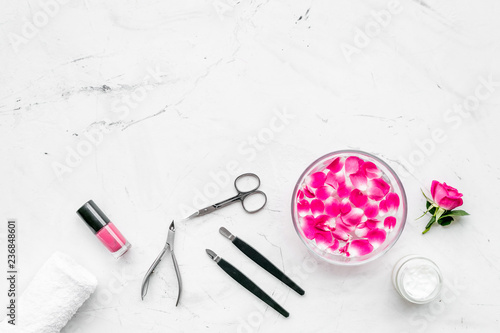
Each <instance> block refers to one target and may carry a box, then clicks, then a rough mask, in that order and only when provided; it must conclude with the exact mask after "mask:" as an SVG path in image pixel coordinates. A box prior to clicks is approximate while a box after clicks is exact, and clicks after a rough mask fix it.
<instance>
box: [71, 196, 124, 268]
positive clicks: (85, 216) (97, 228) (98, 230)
mask: <svg viewBox="0 0 500 333" xmlns="http://www.w3.org/2000/svg"><path fill="white" fill-rule="evenodd" d="M76 213H77V214H78V215H80V217H81V218H82V220H83V221H85V223H86V224H87V226H88V227H89V228H90V230H92V232H93V233H94V234H95V235H96V236H97V238H98V239H99V240H100V241H101V243H102V244H104V246H106V248H107V249H108V250H109V251H110V252H111V253H112V254H113V256H114V257H115V258H116V259H118V258H120V257H121V256H122V255H124V254H125V252H127V251H128V249H130V247H131V245H130V243H129V242H128V241H127V240H126V239H125V237H123V235H122V234H121V232H120V231H119V230H118V229H117V228H116V226H115V225H114V224H113V223H112V222H111V221H110V220H109V219H108V217H107V216H106V215H105V214H104V213H103V212H102V210H100V209H99V207H97V205H96V204H95V203H94V201H92V200H89V201H88V202H86V203H85V204H84V205H83V206H82V207H80V209H78V210H77V212H76Z"/></svg>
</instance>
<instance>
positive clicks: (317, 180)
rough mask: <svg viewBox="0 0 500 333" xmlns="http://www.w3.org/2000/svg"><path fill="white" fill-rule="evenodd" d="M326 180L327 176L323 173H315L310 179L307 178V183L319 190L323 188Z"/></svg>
mask: <svg viewBox="0 0 500 333" xmlns="http://www.w3.org/2000/svg"><path fill="white" fill-rule="evenodd" d="M325 180H326V175H325V174H324V173H323V172H315V173H313V174H312V175H310V176H309V177H307V180H306V183H307V185H308V186H310V187H312V188H318V187H321V186H323V184H324V183H325Z"/></svg>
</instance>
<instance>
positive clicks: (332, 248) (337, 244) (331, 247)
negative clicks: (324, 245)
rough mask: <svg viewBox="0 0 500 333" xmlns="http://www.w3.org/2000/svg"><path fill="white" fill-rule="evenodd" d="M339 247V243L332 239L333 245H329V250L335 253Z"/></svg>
mask: <svg viewBox="0 0 500 333" xmlns="http://www.w3.org/2000/svg"><path fill="white" fill-rule="evenodd" d="M339 246H340V242H339V241H338V240H337V239H334V240H333V244H332V245H330V247H329V249H330V250H332V251H335V250H337V249H338V248H339Z"/></svg>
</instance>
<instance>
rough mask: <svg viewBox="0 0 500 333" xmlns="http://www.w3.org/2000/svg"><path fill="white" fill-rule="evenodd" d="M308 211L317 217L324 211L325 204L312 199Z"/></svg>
mask: <svg viewBox="0 0 500 333" xmlns="http://www.w3.org/2000/svg"><path fill="white" fill-rule="evenodd" d="M310 209H311V212H312V213H313V214H314V215H318V214H321V213H323V212H324V211H325V204H324V203H323V201H321V200H318V199H314V200H313V201H311V204H310Z"/></svg>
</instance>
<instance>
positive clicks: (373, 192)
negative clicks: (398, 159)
mask: <svg viewBox="0 0 500 333" xmlns="http://www.w3.org/2000/svg"><path fill="white" fill-rule="evenodd" d="M389 189H390V186H389V184H387V183H386V182H385V181H384V180H383V179H382V178H376V179H371V180H370V181H368V190H367V191H366V194H367V195H368V198H370V199H372V200H376V201H380V200H382V199H383V198H384V197H385V196H386V195H387V193H389Z"/></svg>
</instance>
